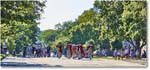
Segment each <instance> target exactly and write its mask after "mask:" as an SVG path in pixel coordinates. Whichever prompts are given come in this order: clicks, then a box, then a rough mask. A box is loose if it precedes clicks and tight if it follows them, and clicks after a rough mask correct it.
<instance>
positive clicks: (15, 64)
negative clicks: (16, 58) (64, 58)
mask: <svg viewBox="0 0 150 70" xmlns="http://www.w3.org/2000/svg"><path fill="white" fill-rule="evenodd" d="M0 64H1V66H2V67H62V66H61V65H55V66H50V65H47V64H28V63H25V62H0Z"/></svg>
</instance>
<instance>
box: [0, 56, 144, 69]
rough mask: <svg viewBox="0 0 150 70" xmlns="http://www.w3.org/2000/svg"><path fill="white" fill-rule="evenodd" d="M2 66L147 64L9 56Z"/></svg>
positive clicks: (128, 65) (114, 65) (135, 65)
mask: <svg viewBox="0 0 150 70" xmlns="http://www.w3.org/2000/svg"><path fill="white" fill-rule="evenodd" d="M1 65H2V66H28V67H29V66H38V67H39V66H42V67H146V65H142V64H138V63H131V62H125V61H121V60H108V59H93V60H89V59H81V60H77V59H67V58H65V57H63V58H61V59H58V58H52V57H51V58H21V57H7V58H5V59H4V60H2V62H1Z"/></svg>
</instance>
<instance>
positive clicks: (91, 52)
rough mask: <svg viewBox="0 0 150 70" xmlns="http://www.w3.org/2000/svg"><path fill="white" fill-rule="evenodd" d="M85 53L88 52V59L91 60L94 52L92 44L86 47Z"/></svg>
mask: <svg viewBox="0 0 150 70" xmlns="http://www.w3.org/2000/svg"><path fill="white" fill-rule="evenodd" d="M87 51H88V58H90V60H91V59H92V56H93V51H94V46H93V43H92V42H91V43H90V44H89V45H88V47H87Z"/></svg>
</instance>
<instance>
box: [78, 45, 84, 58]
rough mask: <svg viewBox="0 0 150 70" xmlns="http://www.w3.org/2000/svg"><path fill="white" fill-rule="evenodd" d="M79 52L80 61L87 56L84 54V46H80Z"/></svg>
mask: <svg viewBox="0 0 150 70" xmlns="http://www.w3.org/2000/svg"><path fill="white" fill-rule="evenodd" d="M78 50H79V53H80V57H79V58H78V59H81V58H83V57H84V56H85V53H84V50H83V46H82V44H81V43H80V44H79V46H78Z"/></svg>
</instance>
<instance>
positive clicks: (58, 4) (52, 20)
mask: <svg viewBox="0 0 150 70" xmlns="http://www.w3.org/2000/svg"><path fill="white" fill-rule="evenodd" d="M93 3H94V0H47V2H46V7H45V8H44V13H42V16H41V20H40V24H39V25H38V27H39V28H40V30H41V31H43V30H47V29H55V25H56V24H58V23H62V22H64V21H69V20H72V21H74V20H75V19H76V18H77V17H78V16H80V15H81V14H82V13H83V12H84V10H88V9H90V8H92V7H93Z"/></svg>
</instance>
